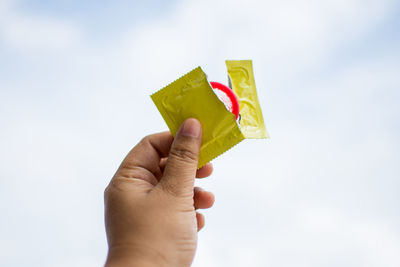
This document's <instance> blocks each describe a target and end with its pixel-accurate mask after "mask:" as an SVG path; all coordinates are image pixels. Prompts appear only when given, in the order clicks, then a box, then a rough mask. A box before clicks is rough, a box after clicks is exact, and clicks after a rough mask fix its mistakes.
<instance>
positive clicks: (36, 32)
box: [0, 0, 400, 267]
mask: <svg viewBox="0 0 400 267" xmlns="http://www.w3.org/2000/svg"><path fill="white" fill-rule="evenodd" d="M399 26H400V3H399V2H398V1H394V0H381V1H377V0H369V1H361V0H346V1H345V0H335V1H333V0H332V1H331V0H326V1H313V0H301V1H256V0H249V1H245V2H244V1H211V0H206V1H201V2H199V1H174V2H170V1H140V2H139V1H113V2H111V1H85V2H81V1H18V0H0V127H1V128H0V129H1V131H0V162H1V163H0V178H1V179H0V213H1V214H2V218H3V219H2V220H0V236H1V238H0V265H1V266H99V265H102V264H103V262H104V260H105V256H106V250H107V248H106V239H105V234H104V225H103V199H102V198H103V190H104V188H105V186H106V185H107V183H108V182H109V180H110V178H111V177H112V175H113V173H114V171H115V170H116V168H117V167H118V165H119V163H120V161H121V160H122V159H123V157H124V156H125V154H126V153H127V152H128V151H129V149H130V148H131V147H132V146H133V145H135V144H136V143H137V142H138V141H139V140H140V139H141V138H142V137H143V136H144V135H147V134H149V133H153V132H157V131H162V130H165V129H166V125H165V123H164V121H163V120H162V118H161V116H160V115H159V113H158V111H157V109H156V108H155V106H154V105H153V103H152V102H151V100H150V97H149V95H150V94H151V93H153V92H155V91H156V90H158V89H160V88H161V87H163V86H165V85H166V84H168V83H169V82H171V81H173V80H174V79H176V78H177V77H179V76H181V75H183V74H184V73H186V72H188V71H190V70H191V69H193V68H195V67H197V66H198V65H200V66H201V67H202V68H203V69H204V70H205V72H206V73H207V74H208V76H209V77H210V80H215V81H220V82H226V70H225V66H224V60H225V59H253V63H254V70H255V77H256V83H257V88H258V92H259V98H260V101H261V106H262V109H263V114H264V120H265V122H266V126H267V128H268V130H269V132H270V134H271V139H269V140H267V141H261V140H246V141H244V142H242V143H241V144H240V145H238V146H236V147H235V148H233V149H232V150H230V151H229V152H227V153H226V154H224V155H222V156H220V157H218V158H217V159H216V160H214V166H215V173H214V174H213V175H212V177H210V178H209V179H207V180H202V181H198V185H199V186H202V187H204V188H205V189H207V190H211V191H213V192H214V193H215V194H216V203H215V207H213V209H212V210H209V211H205V215H206V228H205V229H204V230H203V231H202V232H201V233H200V235H199V239H200V242H199V248H198V253H197V256H196V258H195V262H194V264H193V266H195V267H196V266H210V267H214V266H233V267H235V266H277V267H284V266H285V267H286V266H307V267H310V266H352V267H353V266H363V267H365V266H399V265H400V257H399V255H398V254H399V253H398V252H399V251H400V227H399V225H400V213H399V208H398V203H399V201H400V198H399V195H398V192H399V188H400V181H399V178H398V177H400V167H399V164H398V161H399V156H400V155H399V151H400V143H399V136H400V125H399V122H400V118H399V114H400V108H399V99H400V92H399V87H400V75H399V73H400V63H399V62H400V39H399V37H400V27H399Z"/></svg>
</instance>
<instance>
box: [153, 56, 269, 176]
mask: <svg viewBox="0 0 400 267" xmlns="http://www.w3.org/2000/svg"><path fill="white" fill-rule="evenodd" d="M228 62H241V61H227V67H228V72H229V70H230V68H231V66H229V65H228ZM243 62H244V63H246V62H247V63H246V64H248V62H250V67H251V61H243ZM239 65H240V64H239ZM239 65H237V64H236V65H234V66H233V67H232V68H231V70H232V73H233V75H231V74H229V75H230V80H231V82H232V85H233V84H234V85H235V87H234V91H235V93H236V94H237V96H238V98H239V102H240V101H241V99H242V100H243V101H244V103H243V111H244V112H243V114H242V112H241V111H240V113H241V116H242V121H243V123H244V124H243V130H245V131H243V130H242V126H240V129H239V126H238V124H237V122H236V120H235V115H233V114H232V113H231V112H229V111H228V110H227V109H226V107H225V105H224V104H223V103H222V102H221V101H220V100H219V99H218V97H217V96H216V94H215V93H214V91H213V89H212V88H211V85H210V83H209V82H208V80H207V77H206V74H205V73H204V72H203V71H202V69H201V68H200V67H198V68H196V69H194V70H192V71H191V72H189V73H187V74H186V75H184V76H182V77H181V78H179V79H177V80H176V81H174V82H172V83H171V84H169V85H167V86H166V87H164V88H162V89H161V90H159V91H158V92H156V93H154V94H153V95H151V98H152V100H153V102H154V103H155V105H156V106H157V108H158V110H159V111H160V113H161V115H162V117H163V118H164V120H165V122H166V123H167V125H168V128H169V130H170V131H171V133H172V135H174V136H175V134H176V132H177V131H178V129H179V127H180V125H181V124H182V123H183V122H184V121H185V120H186V119H188V118H196V119H198V120H199V121H200V123H201V125H202V128H203V137H202V146H201V150H200V157H199V163H198V168H200V167H202V166H204V165H205V164H206V163H207V162H209V161H211V160H212V159H214V158H215V157H217V156H218V155H220V154H222V153H224V152H225V151H227V150H228V149H230V148H231V147H233V146H234V145H236V144H238V143H239V142H241V141H242V140H243V139H245V138H265V137H267V132H266V130H265V126H264V122H263V118H262V115H261V109H260V105H259V103H258V99H257V94H256V91H255V85H254V77H253V71H252V68H250V69H247V67H248V65H246V66H244V68H245V70H247V71H246V72H243V71H241V70H237V69H236V68H237V67H238V66H239ZM244 74H247V76H246V75H244ZM249 74H251V75H250V76H249ZM243 75H244V76H243ZM249 77H250V78H249ZM254 94H255V95H254ZM254 101H256V103H255V102H254ZM240 108H242V104H241V103H240ZM241 123H242V122H241ZM260 123H261V124H260ZM258 126H259V127H258Z"/></svg>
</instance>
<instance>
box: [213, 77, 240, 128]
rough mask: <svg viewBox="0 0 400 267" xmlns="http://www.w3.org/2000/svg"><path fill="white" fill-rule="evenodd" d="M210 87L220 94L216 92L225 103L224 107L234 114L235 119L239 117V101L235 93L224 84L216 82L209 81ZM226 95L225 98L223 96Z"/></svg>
mask: <svg viewBox="0 0 400 267" xmlns="http://www.w3.org/2000/svg"><path fill="white" fill-rule="evenodd" d="M210 84H211V87H212V88H213V89H214V90H216V91H219V92H222V94H220V93H217V96H218V98H219V99H220V100H221V101H222V102H223V103H224V104H225V106H226V108H227V109H228V110H229V111H230V112H232V113H233V114H234V115H235V119H236V120H237V119H238V117H239V101H238V99H237V97H236V95H235V93H234V92H233V91H232V90H231V89H230V88H229V87H228V86H226V85H223V84H222V83H218V82H210ZM225 96H227V98H226V97H225Z"/></svg>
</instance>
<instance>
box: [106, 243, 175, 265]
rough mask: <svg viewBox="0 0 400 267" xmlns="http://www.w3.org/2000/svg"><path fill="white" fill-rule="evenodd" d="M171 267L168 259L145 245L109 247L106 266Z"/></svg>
mask: <svg viewBox="0 0 400 267" xmlns="http://www.w3.org/2000/svg"><path fill="white" fill-rule="evenodd" d="M120 266H121V267H122V266H124V267H169V266H170V265H169V264H167V262H166V260H165V259H163V258H162V257H161V256H160V255H158V253H156V252H155V251H153V250H151V249H150V250H146V249H144V248H143V247H141V248H139V249H138V248H135V247H132V246H118V247H112V248H109V251H108V255H107V261H106V264H105V267H120Z"/></svg>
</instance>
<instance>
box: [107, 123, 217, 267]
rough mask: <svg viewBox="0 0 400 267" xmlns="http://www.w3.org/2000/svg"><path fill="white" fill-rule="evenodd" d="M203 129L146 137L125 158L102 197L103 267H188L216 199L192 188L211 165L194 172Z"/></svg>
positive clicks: (190, 125)
mask: <svg viewBox="0 0 400 267" xmlns="http://www.w3.org/2000/svg"><path fill="white" fill-rule="evenodd" d="M201 135H202V131H201V125H200V123H199V122H198V121H197V120H195V119H188V120H186V121H185V122H184V123H183V124H182V125H181V127H180V129H179V130H178V133H177V134H176V136H175V139H174V138H173V136H172V135H171V133H169V132H164V133H159V134H153V135H149V136H147V137H145V138H144V139H143V140H142V141H141V142H140V143H139V144H138V145H136V146H135V147H134V148H133V149H132V150H131V151H130V152H129V154H128V155H127V156H126V158H125V159H124V161H123V162H122V163H121V166H120V167H119V169H118V170H117V172H116V174H115V175H114V177H113V178H112V180H111V182H110V184H109V185H108V187H107V188H106V190H105V192H104V200H105V223H106V232H107V240H108V246H109V251H108V257H107V263H106V266H144V267H147V266H149V267H150V266H157V267H162V266H171V267H172V266H174V267H180V266H185V267H186V266H190V264H191V263H192V261H193V257H194V254H195V250H196V246H197V231H199V230H200V229H201V228H202V227H203V226H204V216H203V215H202V214H200V213H198V212H196V209H204V208H210V207H211V206H212V205H213V203H214V195H213V194H212V193H210V192H207V191H203V190H201V189H200V188H194V178H195V177H198V178H202V177H207V176H209V175H210V174H211V172H212V165H211V164H207V165H205V166H204V167H202V168H200V169H199V170H197V171H196V169H197V161H198V156H199V151H200V145H201Z"/></svg>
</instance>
